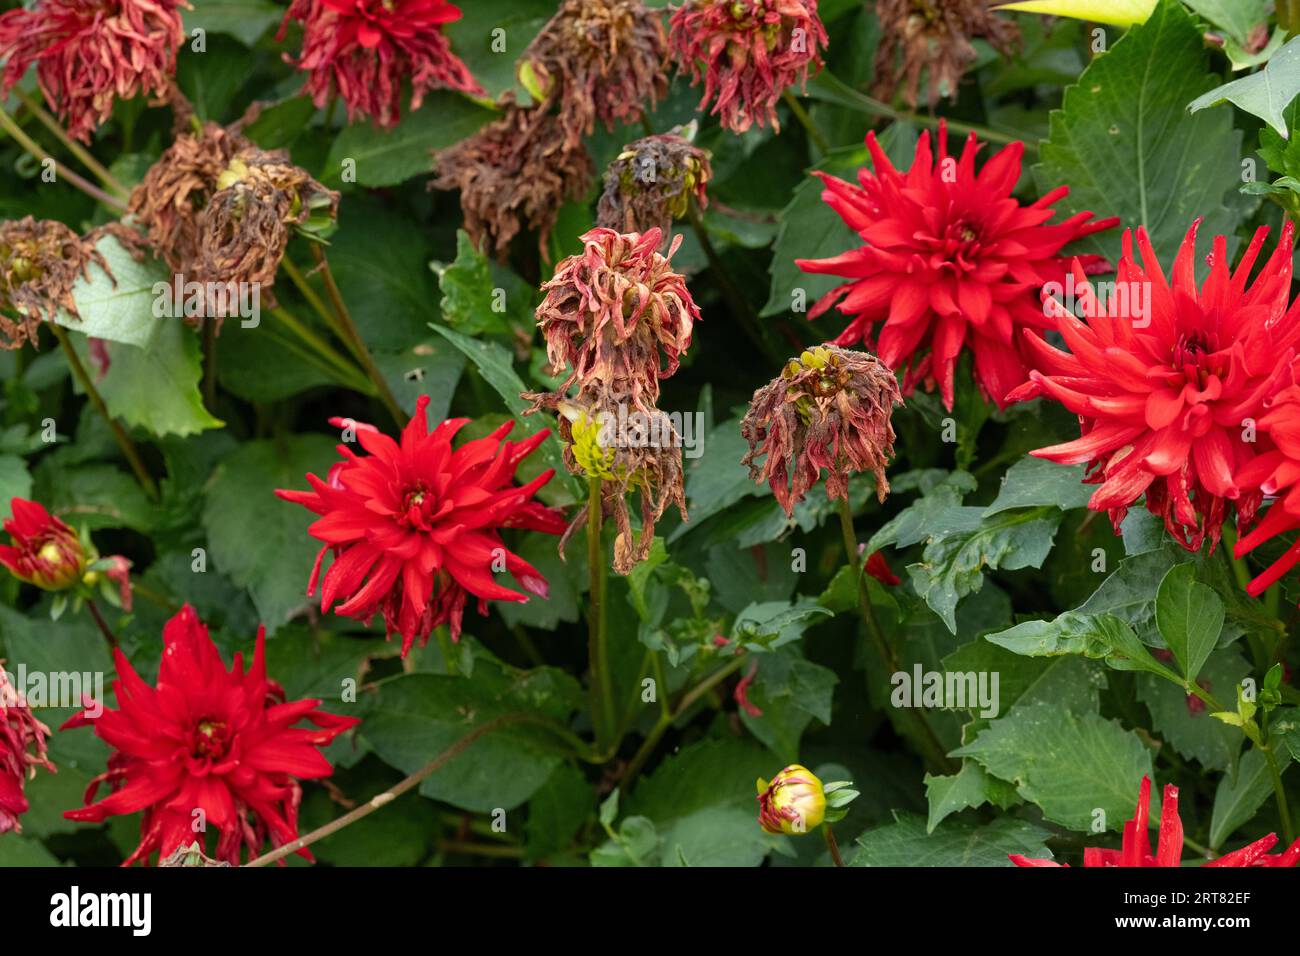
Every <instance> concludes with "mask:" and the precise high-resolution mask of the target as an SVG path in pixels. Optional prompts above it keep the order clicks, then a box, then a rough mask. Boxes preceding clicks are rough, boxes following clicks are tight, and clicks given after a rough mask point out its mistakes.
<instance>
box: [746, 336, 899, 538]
mask: <svg viewBox="0 0 1300 956" xmlns="http://www.w3.org/2000/svg"><path fill="white" fill-rule="evenodd" d="M901 404H902V396H901V395H900V394H899V390H898V381H897V379H896V378H895V376H894V373H893V372H892V371H891V370H890V369H889V367H888V366H886V365H885V364H884V363H882V362H881V361H880V360H879V359H877V358H876V357H875V356H874V355H871V354H869V353H867V352H855V351H852V350H849V349H842V348H838V347H837V346H834V345H820V346H818V347H816V348H814V349H809V350H807V351H805V352H804V353H803V354H802V355H800V356H799V357H798V358H793V359H791V360H790V361H789V362H788V363H787V364H786V366H785V368H784V369H782V370H781V374H780V375H778V376H777V377H776V378H774V379H773V380H772V381H771V382H769V383H768V384H767V385H764V386H763V387H762V388H760V389H758V390H757V391H755V392H754V397H753V399H752V400H751V402H750V405H749V411H748V412H747V413H746V414H745V417H744V420H743V421H742V422H741V434H742V435H744V437H745V441H747V442H748V443H749V451H748V452H747V453H746V454H745V457H744V458H742V459H741V462H740V463H741V464H742V465H748V466H749V476H750V478H751V479H753V480H754V481H755V482H756V483H759V484H762V483H763V482H765V481H766V482H767V483H768V484H769V485H770V486H771V488H772V493H773V494H774V495H775V496H776V500H777V501H778V502H780V504H781V507H782V508H784V509H785V512H786V514H792V513H793V511H794V506H795V505H796V504H798V503H799V501H801V500H802V499H803V496H804V495H805V494H807V492H808V489H810V488H811V487H812V486H813V485H814V484H816V483H817V480H818V478H819V477H820V476H821V470H822V469H823V468H825V469H827V471H828V474H827V476H826V494H827V496H828V497H829V498H847V497H848V480H849V475H851V474H854V473H856V472H862V471H869V472H871V473H872V474H873V475H874V476H875V479H876V497H877V498H879V499H880V500H881V501H884V500H885V495H887V494H888V493H889V481H888V479H886V477H885V464H886V463H887V462H888V460H889V458H890V456H892V455H893V453H894V428H893V425H892V424H891V422H890V417H891V415H892V414H893V408H894V406H895V405H901ZM758 458H763V459H764V460H763V462H762V463H761V464H758V463H756V459H758ZM791 472H793V475H792V474H791Z"/></svg>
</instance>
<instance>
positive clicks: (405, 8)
mask: <svg viewBox="0 0 1300 956" xmlns="http://www.w3.org/2000/svg"><path fill="white" fill-rule="evenodd" d="M460 16H461V13H460V9H459V8H458V7H456V6H454V5H453V4H451V3H449V2H448V0H293V3H292V4H291V5H290V6H289V10H288V12H287V13H286V14H285V17H284V22H283V23H282V24H281V25H280V33H279V37H278V39H282V38H283V37H284V34H285V31H286V29H287V28H288V25H289V21H290V20H297V21H299V22H300V23H301V24H302V27H303V37H302V53H301V55H300V56H299V57H298V59H297V61H293V60H290V62H294V63H295V65H296V66H297V67H298V69H300V70H303V71H305V72H307V73H308V74H310V75H309V76H308V77H307V81H306V83H305V84H304V86H303V89H304V91H305V92H307V93H309V94H310V95H311V98H312V102H314V103H315V104H316V106H317V107H323V106H325V105H326V103H327V102H328V101H329V99H330V97H331V96H332V95H334V94H337V95H338V96H339V98H340V99H342V100H343V102H344V104H345V105H346V106H347V110H348V120H349V122H350V121H351V120H352V119H353V118H355V117H356V116H369V117H370V118H371V119H372V120H374V122H375V123H376V124H377V125H379V126H381V127H391V126H395V125H396V124H397V121H398V120H399V119H400V118H401V115H402V108H401V100H402V83H403V82H404V81H406V80H408V79H409V81H410V84H411V109H412V110H418V109H419V108H420V104H421V103H422V102H423V101H424V95H425V94H426V93H428V92H429V91H430V90H434V89H439V88H446V89H452V90H460V91H462V92H465V93H482V92H483V89H482V87H480V86H479V84H478V81H477V80H475V79H474V76H473V74H471V73H470V71H469V67H467V66H466V65H465V64H464V62H463V61H462V60H461V59H460V57H458V56H456V54H454V53H453V52H452V51H451V43H450V41H448V39H447V37H446V36H445V35H443V33H442V28H443V27H444V26H445V25H446V24H448V23H454V22H455V21H457V20H459V19H460ZM286 58H287V57H286Z"/></svg>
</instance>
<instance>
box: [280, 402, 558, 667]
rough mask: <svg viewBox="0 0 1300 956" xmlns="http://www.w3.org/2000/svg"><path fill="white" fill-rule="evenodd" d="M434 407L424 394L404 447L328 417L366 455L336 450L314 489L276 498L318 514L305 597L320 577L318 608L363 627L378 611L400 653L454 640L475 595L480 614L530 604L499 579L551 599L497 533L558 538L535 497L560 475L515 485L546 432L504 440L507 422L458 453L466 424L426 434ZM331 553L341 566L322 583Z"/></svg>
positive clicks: (552, 514)
mask: <svg viewBox="0 0 1300 956" xmlns="http://www.w3.org/2000/svg"><path fill="white" fill-rule="evenodd" d="M428 405H429V398H428V396H427V395H422V396H420V398H419V399H418V400H417V402H416V408H415V415H414V416H412V418H411V421H410V423H409V424H408V425H407V426H406V428H405V429H403V430H402V434H401V438H400V439H399V440H398V441H393V439H391V438H389V437H388V436H387V435H385V434H383V433H382V432H380V431H379V430H378V429H376V428H375V427H374V426H372V425H364V424H361V423H358V422H352V421H350V420H347V419H342V418H332V419H330V423H331V424H333V425H335V426H336V427H338V428H342V429H344V430H345V431H344V435H345V437H349V433H355V438H356V440H357V442H359V443H360V445H361V448H362V449H363V451H364V452H365V454H361V455H359V454H357V453H356V452H354V451H353V450H352V449H351V448H349V447H348V445H346V444H342V445H339V446H338V450H339V454H341V455H342V456H343V461H341V462H339V463H338V464H336V465H335V466H334V467H333V468H331V469H330V471H329V475H328V477H327V479H324V480H322V479H320V478H318V477H316V476H315V475H308V476H307V483H308V484H310V485H311V487H312V490H311V491H288V490H283V489H281V490H277V491H276V494H277V495H278V496H279V497H281V498H283V499H284V500H285V501H292V502H295V503H297V504H300V505H303V506H304V507H306V508H308V509H310V510H311V511H313V512H315V513H316V514H318V515H320V516H321V517H320V519H319V520H317V521H316V522H314V523H313V524H312V525H311V528H310V531H311V535H312V537H314V538H315V539H316V540H318V541H321V542H323V546H322V547H321V550H320V553H319V554H318V555H317V556H316V566H315V567H314V568H312V572H311V579H310V580H309V581H308V583H307V595H308V596H309V597H310V596H311V595H313V594H315V593H316V585H317V582H318V581H319V582H320V584H321V610H322V611H324V612H326V613H328V612H329V610H330V609H331V608H332V607H333V606H334V604H335V602H341V603H339V606H338V607H337V608H335V609H334V611H335V613H336V614H339V615H342V616H345V617H352V618H356V619H357V620H359V621H364V622H369V621H370V619H371V618H372V617H373V616H374V615H375V614H376V613H382V614H383V617H384V627H385V629H386V630H387V632H388V634H389V635H390V636H391V635H393V634H400V635H401V638H402V655H403V656H405V655H406V654H408V653H409V652H410V650H411V647H412V645H413V644H414V643H415V642H416V641H419V642H420V646H421V647H423V646H424V645H425V644H426V643H427V642H428V640H429V634H430V633H431V632H432V631H433V629H434V628H435V627H438V626H439V625H442V624H446V625H448V627H449V628H450V629H451V636H452V639H453V640H459V639H460V631H461V619H462V616H463V614H464V611H465V602H466V600H467V598H468V597H469V596H470V595H473V596H475V597H476V598H478V607H479V613H481V614H486V613H487V605H488V601H527V600H528V597H527V596H526V595H524V594H520V593H519V592H518V591H513V590H511V589H510V588H508V587H505V586H504V585H503V584H500V583H498V579H497V576H498V575H499V574H500V573H502V572H505V571H509V572H510V573H511V574H512V575H513V576H514V578H515V580H516V581H517V582H518V583H519V584H520V586H522V587H523V588H524V589H525V590H527V591H529V592H530V593H532V594H536V595H539V596H541V597H545V596H546V594H547V584H546V579H545V578H544V577H542V574H541V572H540V571H538V570H537V569H536V568H534V567H533V566H532V565H531V564H529V563H528V562H527V561H525V560H524V559H523V558H521V557H519V556H518V555H517V554H515V553H513V552H512V551H510V550H508V549H507V548H506V546H505V542H504V541H503V540H502V539H501V529H502V528H525V529H530V530H533V531H544V532H547V533H549V534H559V533H560V532H561V531H563V530H564V524H565V522H564V517H563V515H561V514H560V513H559V512H558V511H555V510H553V509H551V508H547V507H546V506H545V505H543V504H542V503H541V502H539V501H535V500H533V495H534V494H536V492H537V490H538V489H539V488H541V487H542V486H543V485H545V484H546V483H547V482H548V481H550V480H551V477H552V476H553V475H554V473H555V472H554V471H553V470H551V469H547V470H546V471H544V472H543V473H542V474H540V475H538V476H537V477H536V478H534V479H533V480H532V481H530V482H528V483H527V484H524V485H516V484H515V469H516V468H518V467H519V463H520V462H521V461H523V460H524V459H525V458H527V457H528V456H529V455H530V454H532V452H533V451H534V450H535V449H536V448H537V446H538V445H540V444H541V443H542V442H543V441H545V440H546V436H547V435H549V434H550V433H549V432H546V431H542V432H538V433H537V434H535V435H533V436H532V437H530V438H526V439H524V440H523V441H521V442H509V441H505V436H506V435H507V434H509V432H510V429H511V427H512V426H513V424H514V423H513V422H507V423H506V424H504V425H502V426H501V427H500V428H498V429H497V430H496V431H494V432H492V434H490V435H488V436H487V437H485V438H478V439H475V440H474V441H469V442H465V443H464V444H463V445H461V446H460V447H459V448H455V449H453V448H452V445H451V440H452V438H453V436H455V434H456V432H458V431H460V429H461V428H463V427H464V426H465V425H466V424H468V421H469V420H468V419H465V418H453V419H448V420H447V421H445V422H442V423H441V424H439V425H438V426H437V427H436V428H434V429H433V430H432V431H430V430H429V428H428V423H427V420H426V414H425V410H426V409H427V408H428ZM327 552H333V554H334V561H333V563H332V564H331V565H330V567H329V570H328V571H326V572H325V576H324V579H323V580H322V579H321V564H322V562H323V561H324V559H325V554H326V553H327Z"/></svg>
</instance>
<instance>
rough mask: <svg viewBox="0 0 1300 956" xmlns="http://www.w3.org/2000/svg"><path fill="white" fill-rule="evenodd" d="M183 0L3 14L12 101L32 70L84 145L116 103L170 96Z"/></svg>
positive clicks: (117, 0) (62, 3)
mask: <svg viewBox="0 0 1300 956" xmlns="http://www.w3.org/2000/svg"><path fill="white" fill-rule="evenodd" d="M189 6H190V5H189V4H188V3H186V2H184V0H37V3H36V4H35V6H33V7H31V8H30V9H26V8H22V7H20V8H18V9H16V10H10V11H8V12H6V13H4V14H0V57H3V58H4V60H5V61H6V62H5V68H4V76H3V78H2V79H0V87H3V90H4V93H5V95H6V96H7V95H8V94H9V90H10V89H12V88H13V87H14V86H15V85H16V84H17V83H18V81H19V80H21V79H22V78H23V75H24V74H25V73H26V72H27V68H28V67H30V66H31V65H32V64H33V63H34V64H36V78H37V81H38V82H39V83H40V86H41V92H42V93H44V94H45V101H46V102H47V103H49V104H50V106H51V107H52V108H53V109H54V111H55V112H56V113H58V115H59V118H60V119H62V120H63V121H64V122H65V124H66V125H67V128H68V135H70V136H72V137H73V138H74V139H79V140H81V141H82V142H84V143H88V142H90V134H91V133H92V132H93V131H94V130H95V128H96V127H97V126H99V125H100V124H101V123H103V122H104V121H105V120H107V119H108V117H109V115H110V114H111V113H112V112H113V101H114V99H124V100H129V99H131V98H132V97H135V96H138V95H139V94H141V93H151V94H153V95H154V96H157V97H163V96H165V95H166V93H167V88H168V86H169V85H170V82H171V76H172V74H173V73H175V72H176V50H177V48H178V47H179V46H180V44H181V41H182V40H184V39H185V28H184V26H183V24H182V23H181V14H180V8H181V7H185V8H186V9H189Z"/></svg>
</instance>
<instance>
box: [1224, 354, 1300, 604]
mask: <svg viewBox="0 0 1300 956" xmlns="http://www.w3.org/2000/svg"><path fill="white" fill-rule="evenodd" d="M1297 371H1300V370H1297V369H1296V368H1294V367H1293V368H1292V380H1294V378H1295V374H1296V372H1297ZM1268 404H1269V409H1268V411H1267V412H1266V413H1265V414H1264V415H1262V416H1261V417H1260V419H1259V421H1258V423H1257V427H1258V430H1259V435H1258V437H1259V438H1260V439H1262V441H1261V442H1260V444H1261V446H1263V447H1265V448H1267V449H1268V450H1267V451H1263V452H1262V453H1261V454H1259V455H1258V456H1257V457H1256V458H1255V459H1254V460H1253V461H1252V462H1250V464H1248V465H1246V467H1244V468H1243V469H1241V471H1240V472H1238V473H1237V483H1238V484H1239V485H1240V486H1241V487H1243V488H1257V489H1258V490H1259V492H1260V493H1262V494H1265V495H1271V496H1275V498H1276V500H1275V501H1274V502H1273V503H1272V504H1271V505H1269V508H1268V513H1267V514H1265V515H1264V518H1263V520H1262V521H1260V523H1259V524H1258V525H1256V526H1255V527H1254V528H1253V529H1252V530H1251V531H1250V532H1249V533H1248V534H1243V535H1242V536H1241V537H1240V538H1239V539H1238V541H1237V546H1236V549H1235V550H1236V557H1238V558H1243V557H1245V556H1246V555H1247V554H1248V553H1250V552H1251V551H1253V550H1254V549H1255V548H1257V547H1259V546H1260V545H1262V544H1263V543H1264V542H1266V541H1268V540H1270V539H1271V538H1274V537H1276V536H1277V535H1279V534H1285V533H1286V532H1288V531H1294V530H1295V529H1296V528H1300V385H1295V384H1292V385H1288V386H1287V387H1286V388H1283V389H1282V390H1281V391H1279V392H1278V393H1277V394H1276V395H1275V396H1274V397H1273V398H1272V399H1271V400H1270V401H1269V403H1268ZM1297 562H1300V542H1296V543H1294V544H1292V545H1291V547H1289V548H1287V550H1286V551H1284V552H1283V553H1282V555H1281V556H1280V557H1279V558H1278V559H1277V560H1276V561H1274V562H1273V564H1272V565H1270V566H1269V568H1268V569H1267V570H1266V571H1265V572H1264V573H1263V574H1261V575H1260V576H1259V577H1257V578H1255V580H1253V581H1251V582H1250V584H1248V585H1247V586H1246V591H1247V593H1249V594H1250V595H1251V596H1252V597H1258V596H1259V595H1260V594H1262V593H1263V592H1264V591H1265V590H1266V589H1267V588H1269V587H1271V586H1272V585H1274V584H1275V583H1277V581H1278V579H1280V578H1281V577H1282V575H1284V574H1286V573H1287V572H1288V571H1290V570H1291V569H1292V568H1293V567H1295V566H1296V563H1297Z"/></svg>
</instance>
